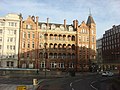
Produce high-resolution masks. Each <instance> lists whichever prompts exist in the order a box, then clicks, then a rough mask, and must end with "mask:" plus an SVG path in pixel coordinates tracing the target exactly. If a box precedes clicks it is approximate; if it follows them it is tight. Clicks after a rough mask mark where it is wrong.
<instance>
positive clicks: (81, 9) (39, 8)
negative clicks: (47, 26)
mask: <svg viewBox="0 0 120 90" xmlns="http://www.w3.org/2000/svg"><path fill="white" fill-rule="evenodd" d="M89 8H91V12H92V16H93V18H94V20H95V22H96V24H97V37H100V36H101V35H102V34H103V33H104V31H105V30H106V29H109V28H111V26H112V25H113V24H119V22H120V18H119V16H120V13H119V8H120V0H1V2H0V15H3V14H6V13H12V12H13V13H14V12H15V13H22V14H23V17H24V18H26V17H27V16H28V15H37V16H39V20H40V21H46V18H47V17H49V18H50V21H51V22H57V23H63V19H67V23H68V24H72V21H73V20H74V19H78V20H79V23H81V22H82V21H83V20H84V21H86V20H87V17H88V15H89Z"/></svg>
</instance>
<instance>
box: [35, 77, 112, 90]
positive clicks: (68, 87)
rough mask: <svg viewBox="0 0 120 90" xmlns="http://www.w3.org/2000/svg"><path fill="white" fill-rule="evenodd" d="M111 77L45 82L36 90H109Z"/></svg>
mask: <svg viewBox="0 0 120 90" xmlns="http://www.w3.org/2000/svg"><path fill="white" fill-rule="evenodd" d="M110 78H113V77H102V76H101V75H82V76H75V77H67V78H59V79H50V80H45V81H43V82H42V83H40V84H39V87H38V88H37V90H109V85H108V83H107V82H108V80H109V79H110Z"/></svg>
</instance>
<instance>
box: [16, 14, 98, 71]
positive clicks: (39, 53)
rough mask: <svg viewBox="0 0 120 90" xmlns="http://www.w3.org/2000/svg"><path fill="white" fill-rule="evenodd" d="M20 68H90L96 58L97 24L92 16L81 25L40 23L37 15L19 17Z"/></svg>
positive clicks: (74, 22)
mask: <svg viewBox="0 0 120 90" xmlns="http://www.w3.org/2000/svg"><path fill="white" fill-rule="evenodd" d="M20 21H21V22H20V43H19V45H20V46H19V63H18V66H19V67H20V68H38V69H41V70H43V69H47V70H69V69H75V70H81V69H88V67H89V66H90V65H91V63H92V62H94V61H95V60H96V24H95V22H94V20H93V17H92V16H91V15H89V17H88V19H87V22H86V23H85V21H83V22H82V23H81V24H79V23H78V20H74V21H73V23H72V24H71V25H68V24H67V23H66V22H67V21H66V20H64V21H63V24H56V23H50V22H49V18H47V21H46V22H39V18H38V16H37V17H35V16H29V17H28V18H27V19H26V20H23V18H22V17H21V19H20Z"/></svg>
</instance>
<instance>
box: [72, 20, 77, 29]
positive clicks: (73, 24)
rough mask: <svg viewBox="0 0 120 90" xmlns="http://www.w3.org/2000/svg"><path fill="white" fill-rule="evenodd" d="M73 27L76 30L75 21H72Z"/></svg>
mask: <svg viewBox="0 0 120 90" xmlns="http://www.w3.org/2000/svg"><path fill="white" fill-rule="evenodd" d="M73 27H74V28H75V29H76V20H74V21H73Z"/></svg>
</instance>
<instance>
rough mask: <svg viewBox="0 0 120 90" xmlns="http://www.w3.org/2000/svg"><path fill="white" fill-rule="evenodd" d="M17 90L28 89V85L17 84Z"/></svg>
mask: <svg viewBox="0 0 120 90" xmlns="http://www.w3.org/2000/svg"><path fill="white" fill-rule="evenodd" d="M17 90H27V88H26V86H17Z"/></svg>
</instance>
